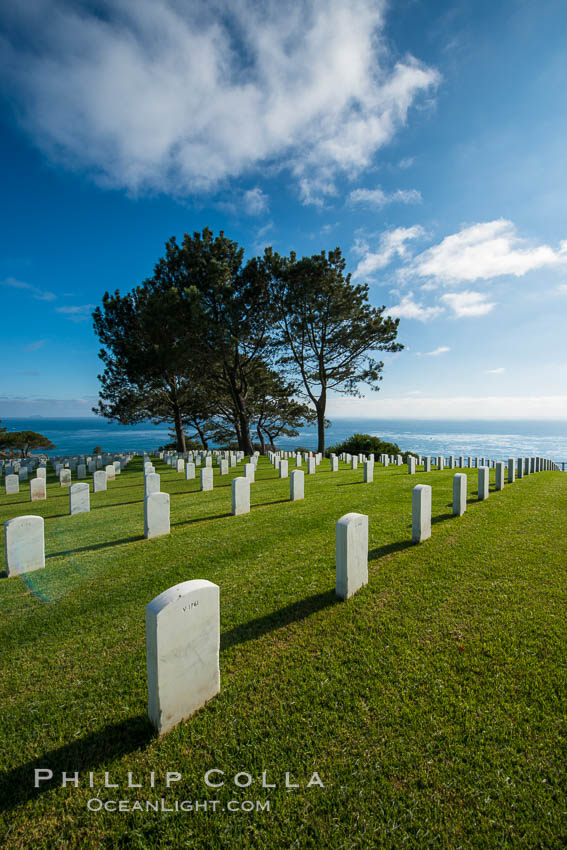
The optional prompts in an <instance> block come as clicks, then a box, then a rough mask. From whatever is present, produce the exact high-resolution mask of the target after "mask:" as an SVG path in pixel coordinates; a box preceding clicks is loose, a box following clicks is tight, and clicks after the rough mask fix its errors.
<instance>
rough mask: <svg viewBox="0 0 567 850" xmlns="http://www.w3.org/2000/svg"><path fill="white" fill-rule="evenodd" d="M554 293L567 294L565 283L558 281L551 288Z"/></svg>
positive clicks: (566, 284)
mask: <svg viewBox="0 0 567 850" xmlns="http://www.w3.org/2000/svg"><path fill="white" fill-rule="evenodd" d="M553 291H554V293H555V294H556V295H567V283H559V284H557V286H556V287H555V289H554V290H553Z"/></svg>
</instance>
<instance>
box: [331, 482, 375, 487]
mask: <svg viewBox="0 0 567 850" xmlns="http://www.w3.org/2000/svg"><path fill="white" fill-rule="evenodd" d="M369 483H372V482H369V481H344V482H343V483H342V484H337V487H352V485H353V484H369Z"/></svg>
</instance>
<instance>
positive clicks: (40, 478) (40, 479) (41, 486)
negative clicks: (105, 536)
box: [5, 457, 130, 502]
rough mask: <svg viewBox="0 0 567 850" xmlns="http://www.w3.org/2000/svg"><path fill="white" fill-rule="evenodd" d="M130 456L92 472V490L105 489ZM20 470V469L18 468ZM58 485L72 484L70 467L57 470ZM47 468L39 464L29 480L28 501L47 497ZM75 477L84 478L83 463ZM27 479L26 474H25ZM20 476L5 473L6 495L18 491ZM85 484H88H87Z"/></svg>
mask: <svg viewBox="0 0 567 850" xmlns="http://www.w3.org/2000/svg"><path fill="white" fill-rule="evenodd" d="M129 461H130V457H126V458H124V459H121V460H115V461H114V462H113V463H111V464H108V465H107V466H106V468H105V469H99V470H96V471H94V472H93V492H94V493H98V492H100V491H102V490H106V489H107V482H108V481H114V480H115V478H116V476H117V475H120V473H121V471H122V469H124V467H125V466H126V465H127V464H128V462H129ZM20 471H21V470H20ZM58 474H59V485H60V486H61V487H70V486H71V484H72V478H71V469H69V468H68V467H62V468H60V469H59V470H58ZM46 476H47V469H46V467H45V466H39V467H38V469H37V472H36V477H35V478H32V479H31V480H30V501H32V502H36V501H40V500H43V499H46V498H47V481H46ZM77 478H86V470H85V466H84V465H83V464H79V465H78V467H77ZM26 479H27V475H26ZM20 480H21V479H20V478H19V477H18V476H17V475H15V474H13V475H7V476H6V479H5V489H6V495H7V496H9V495H13V494H14V493H19V491H20ZM85 486H87V487H88V486H89V485H88V484H87V485H85Z"/></svg>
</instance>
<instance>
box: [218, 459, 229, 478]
mask: <svg viewBox="0 0 567 850" xmlns="http://www.w3.org/2000/svg"><path fill="white" fill-rule="evenodd" d="M219 473H220V475H228V461H227V460H221V461H220V463H219Z"/></svg>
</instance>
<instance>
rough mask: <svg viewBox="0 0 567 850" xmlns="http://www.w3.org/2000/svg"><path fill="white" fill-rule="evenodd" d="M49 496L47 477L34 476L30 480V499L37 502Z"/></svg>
mask: <svg viewBox="0 0 567 850" xmlns="http://www.w3.org/2000/svg"><path fill="white" fill-rule="evenodd" d="M46 498H47V490H46V486H45V478H32V480H31V481H30V501H32V502H37V501H39V500H40V499H46Z"/></svg>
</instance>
